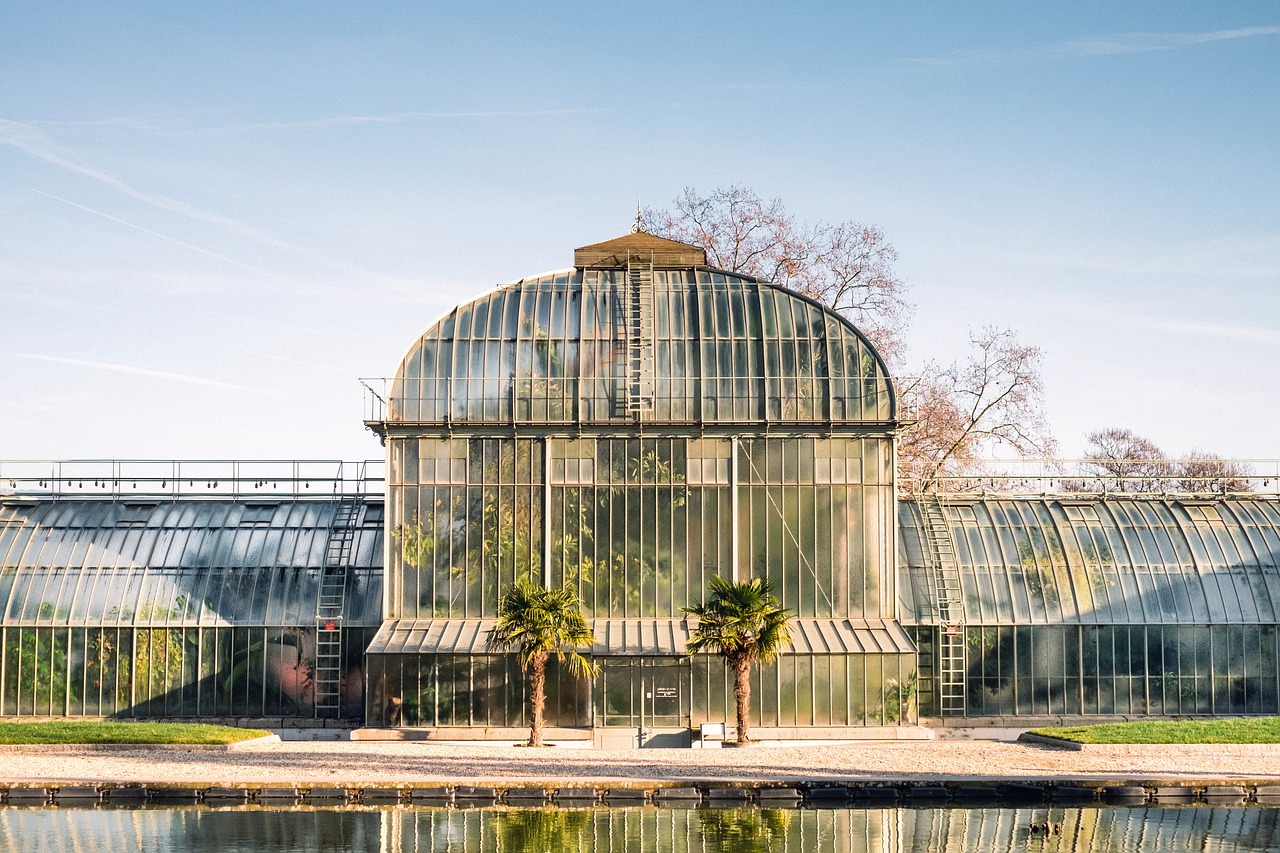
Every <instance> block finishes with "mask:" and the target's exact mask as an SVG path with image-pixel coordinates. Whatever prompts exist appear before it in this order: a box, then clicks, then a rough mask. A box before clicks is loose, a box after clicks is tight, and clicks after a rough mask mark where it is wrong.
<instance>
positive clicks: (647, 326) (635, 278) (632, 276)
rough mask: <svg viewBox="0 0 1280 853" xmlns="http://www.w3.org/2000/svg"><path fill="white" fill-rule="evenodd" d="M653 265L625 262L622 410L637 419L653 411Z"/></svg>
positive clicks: (632, 261)
mask: <svg viewBox="0 0 1280 853" xmlns="http://www.w3.org/2000/svg"><path fill="white" fill-rule="evenodd" d="M653 313H654V312H653V264H652V263H645V262H641V261H638V260H635V259H632V260H629V261H628V262H627V390H626V410H627V414H629V415H630V416H631V417H632V418H634V419H636V420H639V419H641V418H643V417H645V416H646V415H648V414H649V413H651V412H652V411H653V397H654V381H653V358H654V357H653V349H654V347H653V336H654V328H653Z"/></svg>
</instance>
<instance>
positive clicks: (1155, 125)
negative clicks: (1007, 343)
mask: <svg viewBox="0 0 1280 853" xmlns="http://www.w3.org/2000/svg"><path fill="white" fill-rule="evenodd" d="M0 80H3V81H4V82H3V84H0V459H87V458H96V459H103V458H121V459H193V458H199V459H230V458H242V459H295V458H307V459H348V460H359V459H372V458H379V457H381V455H382V452H383V451H382V448H381V447H380V446H379V444H378V441H377V439H376V437H375V436H373V435H372V434H371V433H369V432H368V431H366V430H365V429H364V427H363V424H362V413H363V409H362V405H363V396H362V389H361V386H360V383H359V381H358V380H359V379H360V378H362V377H382V376H389V375H391V374H393V373H394V372H395V369H396V366H397V364H398V362H399V360H400V358H401V356H402V355H403V353H404V351H405V350H406V349H407V348H408V347H409V345H410V344H411V343H412V342H413V341H414V340H415V339H416V337H417V336H418V335H419V334H420V333H421V332H422V331H423V330H424V329H425V328H426V327H427V326H429V325H430V324H431V323H432V322H433V321H434V320H435V319H436V318H437V317H438V316H439V315H440V314H441V313H443V312H444V311H446V310H447V309H448V308H450V307H451V306H453V305H454V304H456V303H458V302H460V301H464V300H467V299H468V298H470V297H472V296H474V295H477V294H479V293H480V292H482V291H484V290H487V289H489V288H490V287H492V286H493V285H495V284H498V283H501V282H507V281H512V280H516V279H518V278H521V277H523V276H526V275H531V274H536V273H538V272H542V271H546V270H550V269H559V268H564V267H567V266H570V265H571V264H572V251H573V249H574V248H575V247H577V246H581V245H586V244H589V243H594V242H598V241H601V240H605V239H609V238H611V237H615V236H619V235H621V234H624V233H626V232H627V230H628V229H629V227H630V225H631V223H632V220H633V219H634V216H635V211H636V207H637V205H638V204H639V205H643V206H646V207H662V206H667V205H669V204H670V203H671V202H672V200H673V199H674V198H675V197H676V196H677V195H678V194H679V193H680V192H681V191H682V190H683V189H684V188H686V187H692V188H695V189H697V190H699V191H702V192H709V191H711V190H712V189H714V188H715V187H717V186H726V185H730V184H738V185H743V186H746V187H749V188H751V189H753V190H754V191H755V192H757V193H758V194H760V195H761V196H763V197H766V198H775V197H776V198H780V199H782V200H783V202H784V203H785V204H786V205H787V207H788V208H789V209H790V210H791V212H792V213H793V214H795V215H796V216H797V217H798V218H800V219H803V220H807V221H811V222H816V221H827V222H842V221H849V220H852V221H857V222H862V223H867V224H874V225H877V226H879V227H880V228H881V229H883V231H884V233H885V235H886V237H887V238H888V240H889V241H890V242H891V243H892V244H893V245H894V247H895V248H896V249H897V251H898V255H899V260H898V262H897V265H896V269H897V271H898V273H899V274H900V275H901V276H902V277H903V278H904V279H905V280H906V281H907V283H908V286H909V290H908V293H907V296H908V299H909V300H910V301H911V302H912V303H913V305H914V306H915V308H914V314H913V318H912V323H911V327H910V330H909V332H908V336H907V341H908V345H909V347H910V350H909V353H908V359H909V361H911V362H912V363H913V364H917V365H918V364H920V363H921V362H924V361H926V360H933V361H937V362H941V363H948V362H951V361H954V360H957V359H961V358H963V357H964V355H965V350H966V347H967V342H968V339H969V335H970V333H971V332H972V331H975V330H978V329H981V328H982V327H984V326H988V325H995V326H1000V327H1006V328H1011V329H1014V330H1016V332H1017V334H1018V337H1019V339H1020V340H1021V341H1022V342H1024V343H1028V344H1033V345H1035V346H1038V347H1039V348H1040V349H1041V350H1042V352H1043V376H1044V382H1045V387H1046V406H1047V413H1048V419H1049V422H1050V424H1051V426H1052V427H1053V430H1054V432H1055V434H1056V436H1057V438H1058V442H1059V448H1060V451H1061V453H1062V454H1063V455H1065V456H1068V457H1069V456H1075V455H1079V454H1080V453H1082V452H1083V451H1084V448H1085V437H1086V435H1087V434H1088V433H1089V432H1091V431H1094V430H1098V429H1103V428H1109V427H1122V428H1129V429H1132V430H1134V431H1135V432H1137V433H1139V434H1141V435H1144V436H1146V437H1148V438H1150V439H1152V440H1153V441H1155V442H1156V443H1157V444H1159V445H1160V446H1161V447H1163V448H1164V449H1165V450H1166V451H1167V452H1169V453H1171V454H1174V455H1179V454H1183V453H1187V452H1190V451H1192V450H1198V451H1209V452H1216V453H1218V454H1221V455H1223V456H1227V457H1234V458H1254V459H1258V458H1267V459H1274V458H1276V457H1280V429H1278V428H1277V427H1276V424H1277V423H1280V95H1278V94H1277V93H1280V5H1277V4H1276V3H1274V2H1253V3H1243V2H1229V0H1228V1H1227V2H1220V3H1212V4H1208V3H1203V2H1176V0H1175V2H1158V3H1156V2H1152V3H1124V4H1117V3H1111V2H1099V0H1087V2H1080V3H1072V4H1056V5H1054V6H1052V7H1049V6H1046V5H1045V4H1042V3H964V4H958V3H927V2H925V3H916V4H906V5H903V4H887V3H845V2H842V3H830V4H824V3H789V4H781V3H776V2H771V3H750V2H732V3H688V2H684V3H667V2H661V0H651V2H647V3H642V4H641V3H626V4H622V3H602V2H593V3H570V2H561V3H539V2H522V3H511V4H501V3H498V4H494V3H476V2H472V3H458V4H450V3H431V4H422V3H393V2H380V3H379V2H371V3H367V4H352V3H327V2H320V0H309V2H305V3H301V2H298V3H292V2H279V3H257V2H254V3H247V2H246V3H218V2H210V3H201V4H182V3H178V4H175V3H130V2H124V0H120V2H110V3H108V2H92V3H74V4H73V3H59V4H52V3H20V2H16V0H0Z"/></svg>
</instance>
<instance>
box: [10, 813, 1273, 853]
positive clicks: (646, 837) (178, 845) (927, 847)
mask: <svg viewBox="0 0 1280 853" xmlns="http://www.w3.org/2000/svg"><path fill="white" fill-rule="evenodd" d="M1033 824H1041V825H1044V824H1048V825H1049V826H1050V827H1052V829H1051V831H1050V834H1049V835H1047V836H1046V835H1044V834H1040V833H1034V832H1033V831H1032V830H1031V826H1032V825H1033ZM90 848H92V849H95V850H99V851H102V853H114V851H117V850H118V851H126V850H128V851H134V850H150V851H157V853H167V851H191V853H205V851H213V850H217V851H218V853H267V851H271V853H292V851H317V850H320V851H367V850H388V851H391V850H395V851H420V853H425V851H441V853H445V851H523V850H532V851H541V850H554V851H577V852H578V853H587V851H592V853H594V851H628V853H630V851H634V853H649V851H664V853H665V851H689V853H693V851H697V853H708V851H734V853H752V851H795V853H827V851H830V853H836V851H840V853H844V851H871V853H879V851H884V853H889V851H894V853H897V851H920V853H924V851H935V850H944V849H945V850H949V851H951V850H954V851H974V853H986V851H990V853H996V851H999V853H1005V852H1006V851H1009V850H1021V849H1035V850H1043V851H1049V853H1092V852H1093V851H1098V852H1099V853H1101V851H1107V852H1108V853H1127V852H1128V851H1135V853H1136V851H1143V853H1165V851H1168V853H1173V851H1179V853H1180V851H1184V850H1206V851H1215V853H1246V851H1249V852H1250V853H1252V851H1264V850H1276V849H1280V809H1273V808H1205V807H1182V808H1134V809H1128V808H1086V809H1062V808H1046V807H1042V808H1026V809H1001V808H990V809H822V810H777V809H698V810H685V809H653V808H639V809H603V808H588V809H466V810H452V809H426V808H398V807H389V808H383V809H364V810H357V809H305V810H287V811H286V810H274V809H272V810H259V809H257V808H247V809H240V810H208V809H195V808H186V809H147V810H123V809H122V810H88V809H84V810H78V809H57V810H52V809H32V810H25V809H13V808H9V809H2V810H0V849H6V850H19V849H20V850H23V851H26V853H53V851H63V850H78V849H90Z"/></svg>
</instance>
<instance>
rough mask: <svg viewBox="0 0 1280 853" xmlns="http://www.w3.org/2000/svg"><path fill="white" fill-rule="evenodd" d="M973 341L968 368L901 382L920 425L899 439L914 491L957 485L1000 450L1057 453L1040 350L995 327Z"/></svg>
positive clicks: (901, 467)
mask: <svg viewBox="0 0 1280 853" xmlns="http://www.w3.org/2000/svg"><path fill="white" fill-rule="evenodd" d="M969 341H970V354H969V358H968V360H967V361H966V362H965V363H964V364H963V365H958V364H953V365H951V366H950V367H947V368H945V369H940V368H938V367H936V366H930V367H929V368H928V369H927V370H926V371H924V373H923V374H922V375H921V376H919V377H916V378H914V379H911V380H907V381H905V382H903V383H901V384H900V386H899V388H900V391H901V394H902V399H903V403H904V405H905V407H906V409H907V412H908V416H909V417H913V418H914V420H915V426H914V427H913V428H911V429H909V430H907V431H906V432H904V433H903V435H902V439H901V441H900V442H899V444H898V471H899V475H900V476H901V478H902V479H903V480H904V481H905V484H906V485H907V486H908V488H911V489H913V490H918V491H936V490H939V489H943V490H945V489H952V488H955V487H956V484H955V483H953V482H949V478H954V477H965V476H967V475H971V474H973V473H974V471H975V469H976V468H977V467H978V465H979V462H980V459H981V458H982V457H983V456H988V455H990V453H991V452H993V451H995V450H998V449H1006V450H1011V451H1012V452H1014V453H1016V454H1018V455H1020V456H1048V455H1051V454H1052V453H1053V451H1054V448H1055V444H1054V440H1053V435H1052V434H1051V432H1050V431H1049V425H1048V423H1047V421H1046V420H1045V417H1044V386H1043V383H1042V381H1041V379H1040V362H1041V358H1042V356H1041V353H1040V350H1039V349H1038V348H1036V347H1032V346H1026V345H1024V344H1022V343H1020V342H1019V341H1018V339H1017V337H1016V336H1015V335H1014V333H1013V332H1011V331H1009V330H1008V329H998V328H995V327H987V328H985V329H983V330H982V331H981V332H979V333H977V334H973V335H971V336H970V339H969Z"/></svg>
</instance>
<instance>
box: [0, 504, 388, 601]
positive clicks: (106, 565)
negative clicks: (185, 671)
mask: <svg viewBox="0 0 1280 853" xmlns="http://www.w3.org/2000/svg"><path fill="white" fill-rule="evenodd" d="M336 508H337V504H336V503H335V502H334V501H333V500H288V499H286V500H281V501H276V502H266V501H233V500H184V501H166V502H161V501H150V502H146V501H109V500H40V501H31V502H21V503H19V502H6V503H4V504H3V505H0V624H3V625H94V626H97V625H202V626H203V625H214V626H217V625H301V624H309V623H314V621H315V618H316V604H317V601H318V596H319V593H320V577H321V567H322V566H323V565H324V561H325V557H326V549H327V548H328V545H329V539H330V535H329V534H330V528H331V525H332V522H333V516H334V513H335V511H336ZM345 562H346V564H347V565H348V566H349V567H350V569H349V586H348V588H347V593H346V596H345V603H346V615H345V616H344V624H345V625H347V626H358V625H368V626H372V625H378V624H381V609H382V503H381V502H380V501H379V502H376V503H365V504H364V506H363V509H362V510H361V511H360V513H359V516H358V517H357V526H356V527H355V530H354V539H353V540H352V543H351V548H350V551H349V556H348V557H347V559H346V561H345Z"/></svg>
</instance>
